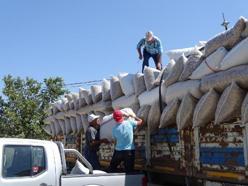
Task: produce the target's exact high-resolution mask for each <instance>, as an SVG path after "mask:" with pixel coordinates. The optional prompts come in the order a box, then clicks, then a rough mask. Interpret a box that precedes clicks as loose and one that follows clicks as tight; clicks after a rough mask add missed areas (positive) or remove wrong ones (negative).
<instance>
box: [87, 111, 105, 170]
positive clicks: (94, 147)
mask: <svg viewBox="0 0 248 186" xmlns="http://www.w3.org/2000/svg"><path fill="white" fill-rule="evenodd" d="M99 117H100V116H97V115H94V114H90V115H89V116H88V122H89V127H88V128H87V130H86V133H85V138H86V144H85V147H84V156H85V158H86V159H87V160H88V161H89V162H90V164H91V165H92V167H93V169H94V170H100V168H101V167H100V162H99V158H98V155H97V151H98V150H99V146H100V144H101V143H109V141H108V140H107V139H101V140H100V137H99V128H100V120H99Z"/></svg>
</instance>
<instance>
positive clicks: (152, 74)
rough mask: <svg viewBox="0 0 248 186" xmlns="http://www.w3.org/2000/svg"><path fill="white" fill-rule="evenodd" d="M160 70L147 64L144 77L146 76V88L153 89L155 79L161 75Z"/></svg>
mask: <svg viewBox="0 0 248 186" xmlns="http://www.w3.org/2000/svg"><path fill="white" fill-rule="evenodd" d="M159 72H160V71H159V70H157V69H155V68H151V67H147V66H145V68H144V78H145V85H146V90H148V91H149V90H151V89H153V88H154V87H155V84H154V83H155V80H156V78H157V77H158V75H159Z"/></svg>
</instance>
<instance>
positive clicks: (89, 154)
mask: <svg viewBox="0 0 248 186" xmlns="http://www.w3.org/2000/svg"><path fill="white" fill-rule="evenodd" d="M84 156H85V158H86V159H87V160H88V162H90V164H91V165H92V167H93V170H100V169H101V166H100V162H99V158H98V156H97V151H94V150H93V151H92V150H90V149H89V148H87V147H85V149H84Z"/></svg>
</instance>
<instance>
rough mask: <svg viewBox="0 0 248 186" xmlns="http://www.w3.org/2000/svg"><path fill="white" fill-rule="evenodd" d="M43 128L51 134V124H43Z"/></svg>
mask: <svg viewBox="0 0 248 186" xmlns="http://www.w3.org/2000/svg"><path fill="white" fill-rule="evenodd" d="M43 129H44V131H45V132H46V133H47V134H48V135H52V129H51V125H45V126H43Z"/></svg>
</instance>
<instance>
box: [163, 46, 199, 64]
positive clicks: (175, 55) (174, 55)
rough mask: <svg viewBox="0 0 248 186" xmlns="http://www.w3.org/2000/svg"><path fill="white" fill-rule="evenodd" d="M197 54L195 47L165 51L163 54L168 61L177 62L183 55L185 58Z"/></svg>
mask: <svg viewBox="0 0 248 186" xmlns="http://www.w3.org/2000/svg"><path fill="white" fill-rule="evenodd" d="M198 52H199V50H198V48H197V47H190V48H182V49H174V50H169V51H166V52H165V53H166V54H167V56H168V57H169V58H170V59H173V60H175V61H177V60H178V59H179V58H180V57H181V56H182V55H183V54H184V55H185V56H189V55H192V54H197V53H198Z"/></svg>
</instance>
